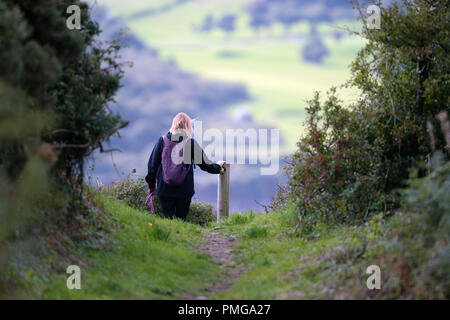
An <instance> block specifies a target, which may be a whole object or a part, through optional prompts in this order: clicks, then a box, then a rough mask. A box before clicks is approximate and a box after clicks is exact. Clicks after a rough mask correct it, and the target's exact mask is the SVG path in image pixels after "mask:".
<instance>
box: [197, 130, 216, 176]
mask: <svg viewBox="0 0 450 320" xmlns="http://www.w3.org/2000/svg"><path fill="white" fill-rule="evenodd" d="M192 141H193V149H194V150H193V153H192V155H193V156H194V155H195V154H201V155H202V162H201V163H195V162H194V163H195V164H197V165H198V166H199V167H200V169H202V170H203V171H206V172H209V173H216V174H217V173H220V169H222V167H221V166H220V165H218V164H215V163H212V162H211V161H210V160H209V159H208V157H207V156H206V154H205V152H204V151H203V149H202V148H201V147H200V145H199V144H198V143H197V141H195V140H194V139H192ZM196 152H197V153H196ZM194 160H196V159H195V158H194Z"/></svg>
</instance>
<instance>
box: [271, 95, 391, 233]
mask: <svg viewBox="0 0 450 320" xmlns="http://www.w3.org/2000/svg"><path fill="white" fill-rule="evenodd" d="M306 112H307V117H306V121H305V124H306V132H305V134H304V135H303V137H302V138H301V139H300V141H299V142H298V143H297V146H298V150H297V151H296V152H295V153H294V154H293V155H292V157H291V158H290V162H289V164H288V165H287V166H286V167H285V171H286V172H287V174H288V175H289V178H290V181H289V185H288V186H287V190H288V191H289V193H290V198H291V199H292V200H293V202H294V203H295V204H296V206H297V211H298V216H299V222H300V223H299V227H302V228H303V230H302V231H304V232H309V231H311V230H312V229H313V228H312V226H313V225H315V224H316V223H322V222H325V223H336V222H337V223H340V222H350V223H353V222H358V221H363V220H365V219H366V218H367V217H368V216H370V214H371V213H372V212H373V211H375V210H376V206H377V204H378V202H379V201H380V199H383V198H382V197H381V192H380V190H381V189H382V180H381V179H379V178H378V177H377V176H376V175H375V168H376V166H377V165H378V164H379V161H380V159H379V158H380V157H379V154H378V152H377V149H376V148H375V147H374V146H372V145H371V144H370V143H369V141H368V135H369V133H370V129H371V126H370V123H369V122H370V120H371V112H370V110H367V109H365V108H364V106H355V110H353V111H352V110H349V109H347V108H345V107H343V106H342V102H341V101H340V100H339V99H338V98H337V97H336V90H335V89H332V90H331V91H330V92H329V93H328V97H327V99H326V101H325V102H323V103H322V102H321V101H320V96H319V93H316V94H315V97H314V98H313V99H312V100H311V101H310V102H309V107H308V108H306ZM368 123H369V124H368ZM277 198H278V202H282V203H283V202H284V203H286V200H283V199H282V201H280V200H279V199H280V197H276V198H275V199H277ZM304 227H305V228H304Z"/></svg>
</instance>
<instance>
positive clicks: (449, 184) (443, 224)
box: [402, 153, 450, 231]
mask: <svg viewBox="0 0 450 320" xmlns="http://www.w3.org/2000/svg"><path fill="white" fill-rule="evenodd" d="M433 159H434V163H435V166H437V168H435V170H434V171H433V172H432V173H431V174H430V175H429V176H428V177H426V178H424V179H417V178H416V179H412V180H411V181H410V187H408V188H407V189H405V190H403V191H402V193H403V195H404V206H405V208H406V209H407V210H411V211H415V212H419V213H422V214H424V215H426V217H427V218H426V221H427V222H428V224H429V226H430V227H434V228H436V227H437V228H440V229H442V230H443V231H445V230H447V231H448V230H449V228H450V224H449V223H450V220H449V218H450V198H449V195H450V162H447V163H446V164H442V163H441V162H442V154H441V153H438V154H436V155H435V156H434V158H433Z"/></svg>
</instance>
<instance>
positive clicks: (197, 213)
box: [186, 202, 216, 226]
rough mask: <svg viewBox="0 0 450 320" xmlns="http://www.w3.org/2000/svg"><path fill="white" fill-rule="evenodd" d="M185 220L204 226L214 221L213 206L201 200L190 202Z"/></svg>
mask: <svg viewBox="0 0 450 320" xmlns="http://www.w3.org/2000/svg"><path fill="white" fill-rule="evenodd" d="M186 221H188V222H191V223H195V224H198V225H201V226H206V225H208V224H210V223H211V222H214V221H216V215H215V210H214V207H213V206H212V205H210V204H208V203H203V202H194V203H191V207H190V208H189V213H188V215H187V217H186Z"/></svg>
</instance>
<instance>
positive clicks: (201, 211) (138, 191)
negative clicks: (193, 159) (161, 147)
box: [101, 176, 216, 226]
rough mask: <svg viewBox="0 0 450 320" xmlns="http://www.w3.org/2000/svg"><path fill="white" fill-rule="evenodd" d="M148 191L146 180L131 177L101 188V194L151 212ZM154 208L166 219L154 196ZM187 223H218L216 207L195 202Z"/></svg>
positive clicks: (190, 209) (203, 224) (157, 213)
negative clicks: (147, 202)
mask: <svg viewBox="0 0 450 320" xmlns="http://www.w3.org/2000/svg"><path fill="white" fill-rule="evenodd" d="M147 190H148V185H147V182H145V180H144V179H142V178H137V179H133V178H132V177H131V176H128V177H126V178H125V179H123V180H120V181H117V182H113V183H112V184H110V185H109V186H106V187H103V188H101V192H103V193H105V194H106V195H109V196H112V197H114V198H116V199H119V200H123V201H125V202H126V203H127V204H128V205H129V206H130V207H132V208H135V209H138V210H143V211H149V212H151V211H150V207H149V206H148V205H146V204H145V200H146V198H147ZM153 206H154V209H155V212H154V214H156V215H158V216H160V217H164V213H163V211H162V207H161V203H160V202H159V199H158V197H157V196H153ZM186 221H188V222H191V223H195V224H198V225H201V226H206V225H208V224H209V223H211V222H213V221H216V216H215V210H214V207H213V206H212V205H210V204H207V203H203V202H193V203H191V207H190V208H189V213H188V215H187V217H186Z"/></svg>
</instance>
